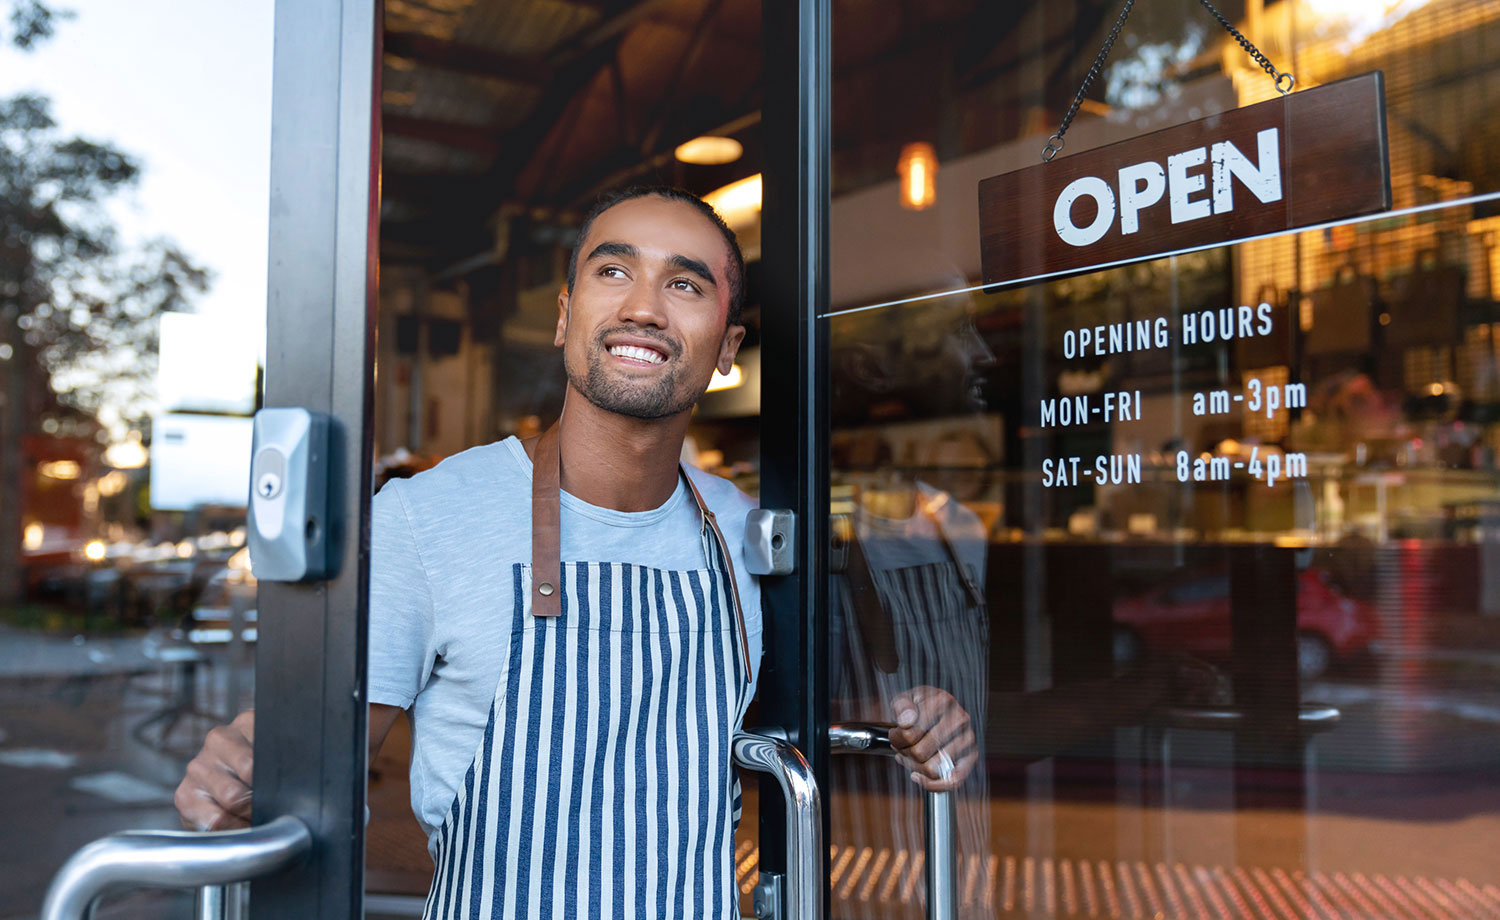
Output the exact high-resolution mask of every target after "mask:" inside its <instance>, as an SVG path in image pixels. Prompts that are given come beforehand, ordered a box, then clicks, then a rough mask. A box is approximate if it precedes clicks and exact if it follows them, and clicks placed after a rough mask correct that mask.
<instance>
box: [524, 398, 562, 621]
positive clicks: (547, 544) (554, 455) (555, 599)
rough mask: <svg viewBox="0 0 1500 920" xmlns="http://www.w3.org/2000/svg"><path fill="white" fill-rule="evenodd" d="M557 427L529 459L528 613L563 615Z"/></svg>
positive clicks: (560, 493) (554, 426) (560, 478)
mask: <svg viewBox="0 0 1500 920" xmlns="http://www.w3.org/2000/svg"><path fill="white" fill-rule="evenodd" d="M559 440H561V439H560V437H559V435H558V426H557V425H556V424H553V426H552V427H551V428H548V429H547V430H546V431H544V432H542V436H541V437H540V438H538V439H537V442H536V456H534V457H532V459H531V592H532V596H531V612H532V613H534V614H536V615H537V616H539V617H555V616H557V615H559V614H560V613H562V591H561V587H562V582H561V581H560V580H559V577H558V576H559V570H560V568H561V566H562V563H561V559H562V456H561V451H559V449H558V441H559Z"/></svg>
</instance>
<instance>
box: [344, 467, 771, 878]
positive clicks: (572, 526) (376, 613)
mask: <svg viewBox="0 0 1500 920" xmlns="http://www.w3.org/2000/svg"><path fill="white" fill-rule="evenodd" d="M689 475H690V476H692V478H693V483H694V484H695V485H696V486H697V487H698V491H699V492H700V493H701V494H702V495H703V500H704V501H705V502H707V503H708V507H709V510H711V511H713V513H714V515H715V517H716V518H717V519H718V523H719V528H720V529H721V530H722V531H723V533H724V539H725V541H726V542H727V543H728V544H729V550H730V553H731V559H732V561H733V564H734V570H735V576H736V580H737V582H738V584H739V589H740V601H741V603H742V604H743V606H744V612H745V629H746V632H747V634H748V637H749V642H750V661H751V663H752V664H753V665H754V669H753V670H754V672H755V674H756V675H757V676H758V675H759V674H760V653H761V612H760V587H759V585H758V584H757V582H756V579H755V578H754V577H753V576H751V575H750V574H749V573H748V571H747V570H746V566H745V559H744V543H745V515H746V514H747V513H748V512H749V511H750V509H751V508H753V507H755V503H754V502H753V501H752V500H751V499H750V498H748V497H747V496H745V495H744V494H743V493H741V492H740V491H739V490H738V489H736V488H735V487H734V485H733V484H731V483H729V482H728V481H726V480H724V479H720V478H719V477H717V476H713V475H710V474H708V473H703V472H701V471H699V470H695V469H689ZM700 528H701V521H700V518H699V515H698V509H697V506H696V505H695V504H694V503H693V497H692V494H691V493H690V492H689V491H688V488H687V486H686V485H685V484H684V483H683V482H682V480H681V478H680V477H679V479H678V483H677V489H676V491H674V492H673V493H672V496H671V498H669V499H667V501H666V503H665V504H663V505H662V506H661V507H659V508H655V509H653V510H651V511H640V512H623V511H613V510H610V509H608V508H600V507H597V506H595V505H591V504H589V503H587V502H585V501H582V500H581V499H578V498H575V497H574V496H572V495H569V494H568V493H566V492H564V493H563V495H562V558H563V560H564V561H589V562H621V563H630V564H633V565H644V566H651V567H654V568H659V569H666V570H680V569H698V568H703V567H704V565H705V564H706V563H705V560H704V558H703V542H702V540H701V537H700V532H701V531H700ZM530 561H531V460H530V458H528V457H527V456H526V450H525V448H524V447H522V446H521V442H520V441H518V440H517V439H515V438H508V439H506V440H504V441H500V442H497V443H494V444H488V445H485V446H483V447H476V448H473V449H471V450H466V451H464V452H463V453H461V454H456V455H454V456H452V457H449V458H448V459H446V460H444V461H443V462H442V463H439V464H438V465H437V466H435V467H433V468H432V469H430V470H428V471H426V472H424V473H421V474H418V475H417V476H414V477H412V478H411V479H397V480H392V481H391V482H390V483H388V484H387V485H386V486H385V488H383V489H381V490H380V493H379V494H378V495H376V496H375V501H374V506H373V513H372V521H371V528H370V670H369V694H370V702H372V703H384V704H387V705H391V706H400V707H401V708H403V709H406V708H410V709H411V711H412V762H411V804H412V811H413V812H415V813H416V816H417V820H418V822H419V823H420V824H421V825H422V829H423V830H424V831H426V832H427V835H428V847H429V850H430V849H431V848H432V846H433V844H434V841H435V840H436V834H437V830H438V829H439V828H440V827H441V825H442V823H443V817H444V815H446V814H447V812H448V809H449V806H451V805H452V803H453V798H454V796H456V795H457V794H458V790H459V787H460V786H461V785H462V783H463V780H464V774H465V772H466V771H467V770H468V768H469V763H470V762H471V761H472V760H473V757H474V751H475V749H476V748H477V747H478V745H479V742H480V739H481V737H482V736H483V734H484V727H485V723H486V722H487V721H488V720H489V715H490V704H491V703H492V702H493V700H494V695H495V685H496V683H497V682H498V681H499V679H500V674H501V672H502V670H503V664H504V656H505V654H506V653H507V651H508V649H509V648H510V632H511V621H512V618H513V616H514V603H515V590H514V586H513V584H512V580H511V579H512V575H511V573H512V566H513V565H514V564H515V563H517V562H523V563H529V562H530ZM751 692H752V693H753V692H754V688H753V687H752V689H751ZM735 728H736V729H737V728H739V726H735Z"/></svg>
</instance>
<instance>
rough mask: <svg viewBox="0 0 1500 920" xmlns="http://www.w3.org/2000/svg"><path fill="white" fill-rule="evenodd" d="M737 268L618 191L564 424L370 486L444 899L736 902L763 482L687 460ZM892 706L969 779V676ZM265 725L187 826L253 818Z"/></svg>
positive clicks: (387, 706) (385, 712) (458, 902)
mask: <svg viewBox="0 0 1500 920" xmlns="http://www.w3.org/2000/svg"><path fill="white" fill-rule="evenodd" d="M744 277H745V270H744V260H743V257H742V256H741V254H740V251H739V246H738V243H737V242H736V241H735V238H734V235H733V233H732V232H731V231H730V230H729V229H728V227H726V226H725V225H724V223H723V221H722V220H720V219H719V217H718V216H717V215H716V214H715V213H714V211H713V210H712V208H710V207H709V206H708V205H706V204H704V203H703V202H702V201H700V200H699V199H697V198H696V197H694V196H692V195H690V194H688V193H685V192H682V191H679V190H675V189H662V188H648V189H632V190H630V191H627V192H625V193H623V194H620V195H617V196H615V197H613V198H610V199H608V200H606V201H604V202H602V203H601V204H600V205H599V206H598V207H597V208H596V209H595V211H594V212H593V213H592V214H591V215H590V216H589V217H588V218H587V220H586V221H585V223H584V225H583V228H582V230H581V232H580V235H579V239H578V243H577V246H576V248H575V250H574V253H573V257H572V260H571V262H570V263H569V270H568V286H567V288H566V289H564V290H563V291H562V292H561V293H559V295H558V301H557V302H558V319H557V333H556V339H555V344H556V345H558V346H560V347H561V348H562V349H563V363H564V366H565V368H566V371H567V379H568V387H567V395H566V397H565V402H564V407H563V413H562V418H561V419H560V421H559V422H558V424H557V425H556V426H554V427H553V428H552V429H550V430H549V431H547V432H546V433H544V434H543V435H541V436H540V437H538V438H534V439H528V441H527V442H524V443H523V442H521V441H518V440H516V439H514V438H511V439H507V440H505V441H502V442H499V443H496V444H490V445H486V446H484V447H479V448H475V449H472V450H469V451H465V452H463V453H461V454H458V455H456V456H454V457H450V458H449V459H447V460H446V461H444V462H443V463H441V464H439V465H438V466H437V467H435V468H434V469H432V470H430V471H428V472H426V473H423V474H421V475H418V476H416V477H414V478H412V479H410V480H397V481H393V482H392V483H391V484H390V485H388V486H387V487H386V488H385V489H383V490H382V491H381V493H380V494H379V495H378V496H376V498H375V501H374V506H373V525H372V547H371V566H370V573H371V574H370V669H369V675H370V676H369V692H370V700H371V706H370V743H371V750H372V756H373V752H374V751H376V750H378V749H379V747H380V744H381V742H382V741H383V740H384V738H385V735H386V733H387V732H388V731H389V730H390V727H391V725H392V724H393V723H394V721H395V719H396V716H397V715H398V714H399V713H400V712H401V711H402V710H403V709H408V708H409V709H410V710H411V713H412V729H413V750H412V806H413V809H414V811H415V812H416V814H417V817H418V819H419V821H420V823H421V824H422V826H423V828H424V829H425V830H426V831H427V832H428V834H429V845H428V848H429V852H431V853H432V855H433V859H434V862H435V864H436V872H435V875H434V879H433V885H432V890H431V893H430V895H429V898H428V904H427V910H426V916H428V917H434V918H435V917H445V918H446V917H457V916H463V917H470V916H479V917H490V916H507V917H509V916H519V917H542V916H607V917H613V916H625V915H632V916H636V917H642V918H645V917H659V916H667V915H669V914H670V915H676V916H683V917H702V916H719V917H732V916H735V915H736V888H735V879H734V865H733V859H732V837H733V821H732V817H731V812H732V808H733V804H734V802H736V801H737V796H736V794H735V792H736V790H735V788H734V786H733V780H732V765H731V761H730V750H729V739H730V738H731V737H732V735H733V732H734V731H735V729H737V728H738V727H739V723H740V720H741V718H742V717H743V715H744V711H745V707H746V706H747V705H748V703H749V700H750V698H751V695H752V693H753V689H754V676H755V674H757V673H758V672H759V660H760V637H761V628H760V622H761V618H760V602H759V589H758V586H757V584H756V582H755V579H754V578H752V577H750V576H749V575H748V574H747V572H746V571H745V564H744V559H743V542H744V522H745V515H746V513H747V512H748V511H749V510H750V508H751V507H752V503H751V501H750V500H749V499H748V498H746V497H745V496H743V495H741V494H740V493H739V492H738V491H736V490H735V489H734V487H733V486H732V485H730V484H729V483H728V482H725V481H723V480H720V479H717V478H715V477H713V476H708V475H705V474H703V473H700V472H698V471H696V470H684V469H683V468H682V467H681V466H680V465H679V462H678V458H679V456H680V453H681V450H682V441H683V437H684V435H685V433H686V431H687V426H688V422H689V419H690V416H691V413H692V409H693V406H694V404H695V403H696V402H697V401H698V399H699V398H700V397H701V396H702V395H703V393H704V391H705V389H706V388H707V386H708V382H709V379H710V377H711V376H712V374H713V372H714V370H715V368H717V369H718V370H720V371H722V372H724V373H728V372H729V370H730V367H731V365H732V363H733V361H734V357H735V354H736V352H737V351H738V348H739V345H740V342H741V340H742V339H743V337H744V334H745V329H744V327H743V326H741V325H740V324H739V312H740V308H741V306H742V303H743V298H744ZM559 455H560V460H559ZM559 470H560V479H559ZM559 484H560V489H559ZM559 491H560V492H561V494H559ZM559 527H560V533H559ZM896 708H897V712H896V713H894V716H895V718H896V719H897V720H898V722H899V723H900V725H901V727H900V728H899V729H897V730H896V731H895V732H894V733H893V739H892V740H893V742H894V744H895V745H896V746H897V747H898V749H899V750H900V751H901V752H902V755H903V756H904V757H905V758H907V760H908V762H909V763H910V764H911V766H912V768H913V771H914V777H920V780H919V781H920V782H922V783H924V784H928V785H929V786H930V787H931V788H946V787H948V786H951V785H954V784H956V783H958V782H959V781H961V780H962V778H963V776H962V774H961V773H957V772H955V771H953V770H952V768H951V764H953V763H955V762H960V761H964V762H971V761H972V758H967V760H966V755H967V754H968V753H969V748H970V747H972V744H973V737H972V733H970V732H969V729H968V720H967V716H966V715H965V714H964V713H963V712H962V711H961V710H958V709H957V708H956V707H955V706H953V705H952V698H951V697H948V696H946V695H945V694H942V693H940V692H937V691H933V690H931V689H930V688H914V690H913V692H912V693H909V694H907V695H906V696H904V697H902V698H901V699H900V700H898V702H897V707H896ZM253 730H254V717H253V715H252V714H250V713H246V714H244V715H241V716H240V717H239V718H238V719H236V720H235V723H234V724H233V725H231V726H227V727H225V728H220V729H215V730H214V732H212V733H210V736H209V738H208V740H207V741H206V742H205V744H204V749H203V751H202V752H201V753H200V754H199V755H198V757H197V758H195V759H194V761H193V762H192V763H191V764H189V766H188V771H187V776H186V777H185V778H184V780H183V782H182V784H181V786H179V788H178V790H177V806H178V810H179V811H180V812H181V813H182V816H183V820H184V823H185V824H187V825H188V826H190V827H198V828H205V829H207V828H225V827H236V826H243V825H244V824H245V823H247V819H248V818H249V814H250V809H249V799H250V784H251V773H252V770H253V760H252V756H251V742H252V739H253ZM945 745H946V748H947V749H946V750H945V749H944V747H945Z"/></svg>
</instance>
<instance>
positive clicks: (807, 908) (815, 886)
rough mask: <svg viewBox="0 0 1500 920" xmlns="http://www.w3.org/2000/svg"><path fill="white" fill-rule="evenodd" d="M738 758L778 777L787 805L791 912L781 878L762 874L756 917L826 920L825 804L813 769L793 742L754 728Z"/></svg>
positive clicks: (741, 740)
mask: <svg viewBox="0 0 1500 920" xmlns="http://www.w3.org/2000/svg"><path fill="white" fill-rule="evenodd" d="M734 762H735V763H736V764H737V765H739V766H741V767H744V768H745V769H747V770H758V771H760V772H761V773H769V774H771V775H772V776H774V777H776V781H777V782H778V783H780V784H781V796H782V800H783V802H784V803H785V806H786V864H787V876H786V892H785V897H786V900H785V908H784V910H785V913H782V910H783V907H782V899H781V885H780V879H779V878H775V877H772V875H771V873H761V884H760V885H759V886H757V888H756V892H755V915H756V916H757V917H760V918H762V920H770V918H777V917H779V918H783V920H823V878H822V866H823V860H822V853H823V802H822V799H821V797H820V796H819V794H818V782H817V780H816V779H815V778H814V777H813V771H812V767H810V766H808V763H807V760H806V758H804V757H803V756H802V752H800V751H798V750H797V749H796V748H795V747H793V746H792V744H791V743H790V742H789V741H786V740H783V739H780V738H774V737H771V736H769V735H762V734H753V733H749V732H739V733H737V734H735V736H734Z"/></svg>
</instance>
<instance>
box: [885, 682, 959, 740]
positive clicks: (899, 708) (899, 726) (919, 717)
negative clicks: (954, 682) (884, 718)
mask: <svg viewBox="0 0 1500 920" xmlns="http://www.w3.org/2000/svg"><path fill="white" fill-rule="evenodd" d="M950 707H951V708H957V702H956V701H955V700H954V699H953V697H952V696H951V695H949V694H948V693H947V692H946V691H943V690H938V689H937V688H935V687H926V686H923V687H914V688H912V689H911V690H908V691H906V692H905V693H901V694H898V695H897V696H896V698H895V699H894V700H892V701H891V708H892V710H893V711H894V712H895V716H896V727H895V728H893V729H891V733H890V738H891V745H892V746H894V747H897V748H909V747H912V746H913V745H915V744H916V743H917V742H918V741H920V740H921V739H922V738H923V737H925V736H926V735H927V733H928V732H929V731H930V730H931V729H932V728H933V727H934V726H936V725H937V724H938V723H939V722H941V721H942V718H943V716H944V714H946V713H947V711H948V709H949V708H950Z"/></svg>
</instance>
